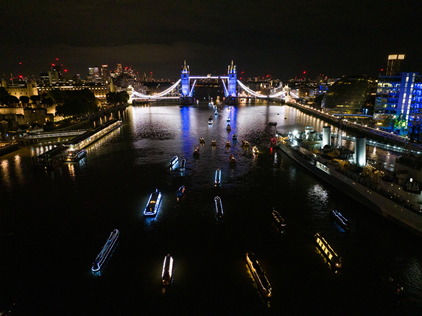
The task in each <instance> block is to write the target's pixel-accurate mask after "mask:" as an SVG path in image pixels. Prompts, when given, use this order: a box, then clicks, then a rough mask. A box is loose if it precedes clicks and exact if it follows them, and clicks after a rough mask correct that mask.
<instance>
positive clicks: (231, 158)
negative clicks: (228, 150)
mask: <svg viewBox="0 0 422 316" xmlns="http://www.w3.org/2000/svg"><path fill="white" fill-rule="evenodd" d="M229 161H230V163H236V158H235V157H234V155H230V157H229Z"/></svg>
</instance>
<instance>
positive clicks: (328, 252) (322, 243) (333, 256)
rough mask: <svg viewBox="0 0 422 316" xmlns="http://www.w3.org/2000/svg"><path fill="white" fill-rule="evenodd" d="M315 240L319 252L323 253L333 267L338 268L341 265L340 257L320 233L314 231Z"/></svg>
mask: <svg viewBox="0 0 422 316" xmlns="http://www.w3.org/2000/svg"><path fill="white" fill-rule="evenodd" d="M314 238H315V241H316V243H317V245H318V247H319V249H320V250H321V252H322V253H323V254H324V255H325V257H326V258H327V259H328V261H329V262H331V263H332V264H333V265H334V267H335V268H337V269H340V268H341V267H342V264H341V257H339V256H338V255H337V253H336V252H335V251H334V249H333V248H331V246H330V245H329V244H328V242H327V241H326V240H325V239H324V237H322V236H321V234H320V233H316V234H315V236H314Z"/></svg>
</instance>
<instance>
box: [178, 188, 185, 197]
mask: <svg viewBox="0 0 422 316" xmlns="http://www.w3.org/2000/svg"><path fill="white" fill-rule="evenodd" d="M176 195H177V199H180V198H181V197H183V195H185V186H184V185H182V186H181V187H180V188H179V190H177V194H176Z"/></svg>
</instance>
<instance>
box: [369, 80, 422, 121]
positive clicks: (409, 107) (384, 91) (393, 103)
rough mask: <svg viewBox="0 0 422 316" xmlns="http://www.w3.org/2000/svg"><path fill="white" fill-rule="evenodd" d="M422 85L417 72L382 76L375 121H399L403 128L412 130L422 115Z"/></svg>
mask: <svg viewBox="0 0 422 316" xmlns="http://www.w3.org/2000/svg"><path fill="white" fill-rule="evenodd" d="M421 89H422V83H420V78H419V76H418V73H416V72H402V73H401V74H399V75H397V76H380V77H379V79H378V87H377V95H376V99H375V108H374V119H375V120H383V119H397V120H399V121H400V122H401V128H402V129H407V128H411V127H412V126H413V124H414V120H415V116H416V117H418V118H417V120H418V121H419V120H420V118H419V117H420V116H421V114H422V108H421V106H422V103H421V102H422V96H421V94H422V91H421Z"/></svg>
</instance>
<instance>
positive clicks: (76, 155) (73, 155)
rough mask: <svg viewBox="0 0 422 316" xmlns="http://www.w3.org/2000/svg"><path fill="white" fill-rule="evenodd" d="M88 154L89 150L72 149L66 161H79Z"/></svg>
mask: <svg viewBox="0 0 422 316" xmlns="http://www.w3.org/2000/svg"><path fill="white" fill-rule="evenodd" d="M86 154H87V151H86V150H85V149H80V150H73V151H71V150H70V151H69V153H68V154H67V157H66V160H65V162H77V161H79V160H81V159H82V158H83V157H85V156H86Z"/></svg>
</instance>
